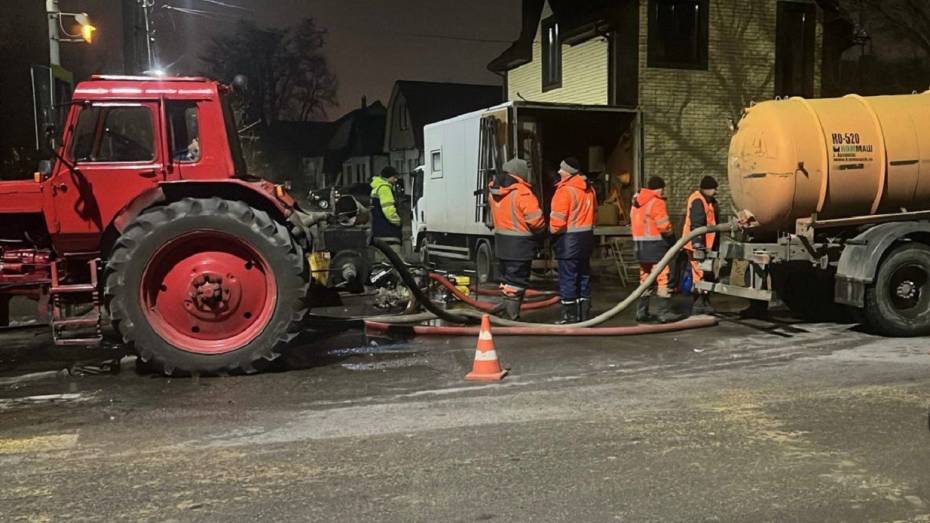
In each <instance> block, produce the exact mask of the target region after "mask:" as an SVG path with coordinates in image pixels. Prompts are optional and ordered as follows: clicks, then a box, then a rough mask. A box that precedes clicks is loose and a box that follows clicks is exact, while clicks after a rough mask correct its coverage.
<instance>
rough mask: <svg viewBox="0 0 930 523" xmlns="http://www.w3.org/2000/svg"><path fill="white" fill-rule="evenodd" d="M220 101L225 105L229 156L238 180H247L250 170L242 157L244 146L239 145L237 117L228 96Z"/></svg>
mask: <svg viewBox="0 0 930 523" xmlns="http://www.w3.org/2000/svg"><path fill="white" fill-rule="evenodd" d="M220 101H221V103H222V104H223V121H224V123H225V125H226V136H227V137H228V139H229V154H231V155H232V160H233V167H234V168H235V175H236V177H237V178H245V177H246V176H248V170H247V169H246V166H245V159H244V158H243V157H242V144H240V143H239V128H238V126H237V125H236V115H235V114H234V113H233V110H232V105H231V104H230V102H229V95H228V94H223V95H221V96H220Z"/></svg>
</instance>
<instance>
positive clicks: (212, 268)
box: [106, 198, 309, 374]
mask: <svg viewBox="0 0 930 523" xmlns="http://www.w3.org/2000/svg"><path fill="white" fill-rule="evenodd" d="M107 270H108V274H107V284H106V295H107V299H108V303H109V307H110V315H111V317H112V318H113V322H114V326H115V327H116V328H117V330H118V331H119V332H120V334H121V335H122V337H123V340H124V341H125V342H126V343H128V344H131V345H133V346H134V347H135V350H136V352H137V353H138V354H139V357H140V358H141V359H142V360H143V361H146V362H152V363H154V364H155V365H156V366H158V367H160V368H162V369H163V370H164V371H165V373H166V374H171V373H172V372H173V371H175V370H179V371H186V372H203V373H225V372H237V371H239V372H246V373H250V372H254V371H255V370H256V369H257V365H258V364H260V363H262V362H264V361H271V360H273V359H275V358H276V357H277V356H278V355H279V354H280V351H281V350H282V348H283V346H284V345H285V344H286V343H287V342H289V341H290V340H291V339H292V338H293V337H294V335H295V333H296V331H297V328H298V327H299V323H300V321H301V320H302V318H303V316H304V314H305V312H306V309H305V298H306V294H307V288H308V282H309V277H308V270H307V262H306V260H305V258H304V253H303V250H302V249H301V247H300V246H299V245H297V244H296V243H295V242H294V240H293V238H292V237H291V235H290V234H289V233H288V232H287V229H286V228H285V227H284V226H283V225H281V224H280V223H277V222H275V221H274V220H272V219H271V217H270V216H268V214H267V213H265V212H264V211H260V210H258V209H254V208H252V207H249V206H248V205H246V204H244V203H242V202H237V201H228V200H223V199H220V198H210V199H193V198H188V199H184V200H181V201H177V202H174V203H171V204H169V205H166V206H161V207H155V208H152V209H149V210H147V211H145V212H143V213H142V214H141V215H139V216H138V217H137V218H136V219H135V220H134V221H133V222H132V223H130V225H129V226H128V227H127V228H126V229H125V230H124V232H123V234H122V236H121V237H120V239H119V240H118V241H117V242H116V245H115V247H114V249H113V252H112V253H111V256H110V259H109V261H108V265H107Z"/></svg>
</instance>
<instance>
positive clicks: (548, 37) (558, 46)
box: [542, 18, 562, 92]
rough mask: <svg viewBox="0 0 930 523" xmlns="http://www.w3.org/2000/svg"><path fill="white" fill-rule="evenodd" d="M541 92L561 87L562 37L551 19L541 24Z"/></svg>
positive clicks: (556, 24)
mask: <svg viewBox="0 0 930 523" xmlns="http://www.w3.org/2000/svg"><path fill="white" fill-rule="evenodd" d="M542 39H543V41H542V61H543V63H542V90H543V92H545V91H551V90H552V89H558V88H560V87H562V35H561V34H560V30H559V23H558V22H556V21H555V20H554V19H552V18H547V19H546V20H543V23H542Z"/></svg>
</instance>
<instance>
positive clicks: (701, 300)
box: [691, 294, 715, 316]
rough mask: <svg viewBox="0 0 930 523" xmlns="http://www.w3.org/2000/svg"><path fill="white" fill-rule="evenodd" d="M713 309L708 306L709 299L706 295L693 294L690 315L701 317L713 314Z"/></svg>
mask: <svg viewBox="0 0 930 523" xmlns="http://www.w3.org/2000/svg"><path fill="white" fill-rule="evenodd" d="M714 312H715V311H714V307H713V306H712V305H711V304H710V297H709V296H708V295H706V294H695V295H694V300H693V301H692V302H691V315H692V316H701V315H707V314H713V313H714Z"/></svg>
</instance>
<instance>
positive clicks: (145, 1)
mask: <svg viewBox="0 0 930 523" xmlns="http://www.w3.org/2000/svg"><path fill="white" fill-rule="evenodd" d="M140 3H141V4H142V19H143V20H144V22H145V56H146V59H147V60H148V67H147V68H146V70H148V71H151V70H152V68H153V67H154V66H155V54H154V53H153V50H152V41H153V40H154V39H155V37H154V36H153V35H152V22H151V20H150V16H149V9H151V7H152V6H153V5H154V0H151V2H150V0H140Z"/></svg>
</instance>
